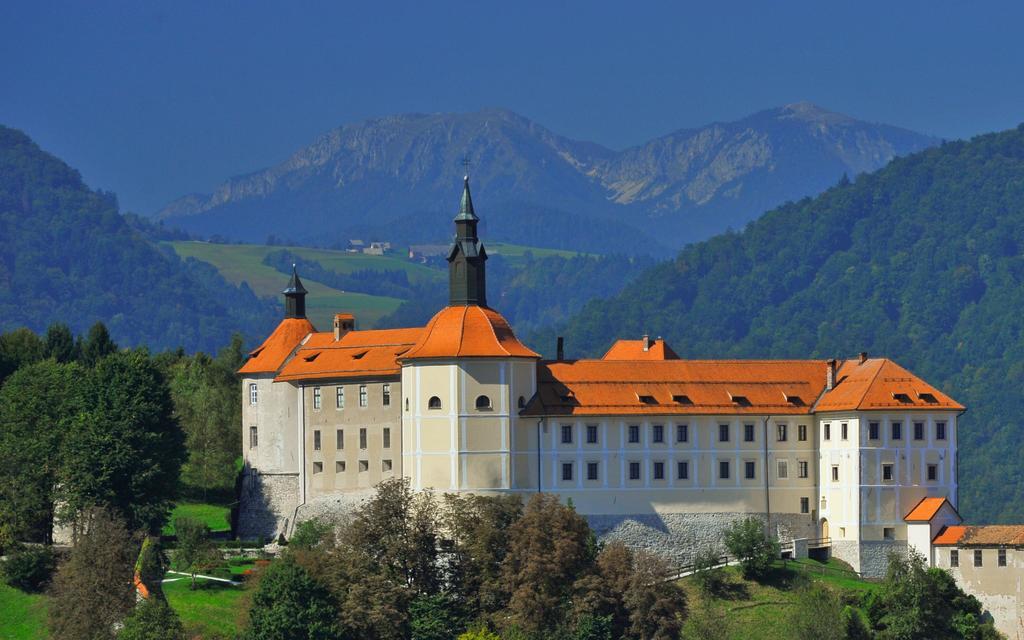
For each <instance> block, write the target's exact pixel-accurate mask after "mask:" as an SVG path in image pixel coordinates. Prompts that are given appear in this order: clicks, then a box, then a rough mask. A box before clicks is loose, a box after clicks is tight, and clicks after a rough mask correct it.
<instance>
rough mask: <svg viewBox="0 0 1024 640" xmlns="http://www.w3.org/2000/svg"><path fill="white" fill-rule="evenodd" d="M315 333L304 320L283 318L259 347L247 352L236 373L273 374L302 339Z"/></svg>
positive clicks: (308, 322)
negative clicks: (247, 355)
mask: <svg viewBox="0 0 1024 640" xmlns="http://www.w3.org/2000/svg"><path fill="white" fill-rule="evenodd" d="M314 331H316V328H315V327H313V323H311V322H310V321H309V320H307V319H305V318H285V319H284V320H282V321H281V324H279V325H277V328H276V329H274V331H273V332H272V333H271V334H270V335H269V336H267V339H266V340H264V341H263V344H261V345H260V346H259V347H257V348H255V349H253V350H252V351H250V352H249V359H248V360H246V361H245V364H243V365H242V368H241V369H239V370H238V373H241V374H246V373H274V372H275V371H277V370H278V369H279V368H280V367H281V365H282V364H283V363H284V361H285V360H286V359H287V358H288V356H289V355H291V353H292V351H294V350H295V347H296V346H297V345H298V344H299V343H300V342H302V339H303V338H305V337H306V336H308V335H309V334H311V333H313V332H314Z"/></svg>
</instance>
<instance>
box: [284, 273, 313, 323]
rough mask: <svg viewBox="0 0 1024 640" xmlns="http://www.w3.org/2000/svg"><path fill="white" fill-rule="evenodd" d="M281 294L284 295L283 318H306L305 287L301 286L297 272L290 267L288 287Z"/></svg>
mask: <svg viewBox="0 0 1024 640" xmlns="http://www.w3.org/2000/svg"><path fill="white" fill-rule="evenodd" d="M281 293H283V294H284V317H285V318H305V317H306V293H307V291H306V287H304V286H302V280H299V272H298V271H297V270H296V269H295V265H294V264H293V265H292V279H291V280H289V281H288V286H287V287H285V290H284V291H282V292H281Z"/></svg>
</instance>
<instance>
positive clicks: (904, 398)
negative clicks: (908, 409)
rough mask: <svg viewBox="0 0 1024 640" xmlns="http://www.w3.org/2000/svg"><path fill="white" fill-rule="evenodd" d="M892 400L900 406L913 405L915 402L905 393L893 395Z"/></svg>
mask: <svg viewBox="0 0 1024 640" xmlns="http://www.w3.org/2000/svg"><path fill="white" fill-rule="evenodd" d="M892 399H893V400H895V401H896V402H899V403H900V404H913V403H914V401H913V400H911V399H910V396H909V395H907V394H905V393H893V394H892Z"/></svg>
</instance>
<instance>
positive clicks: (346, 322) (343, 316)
mask: <svg viewBox="0 0 1024 640" xmlns="http://www.w3.org/2000/svg"><path fill="white" fill-rule="evenodd" d="M355 327H356V317H355V316H354V315H352V314H351V313H336V314H334V341H335V342H337V341H338V340H341V339H342V338H343V337H344V336H345V334H346V333H348V332H349V331H352V330H353V329H355Z"/></svg>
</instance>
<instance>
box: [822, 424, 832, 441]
mask: <svg viewBox="0 0 1024 640" xmlns="http://www.w3.org/2000/svg"><path fill="white" fill-rule="evenodd" d="M821 430H822V436H821V439H822V440H831V439H832V424H831V423H828V422H826V423H825V424H823V425H821Z"/></svg>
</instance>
